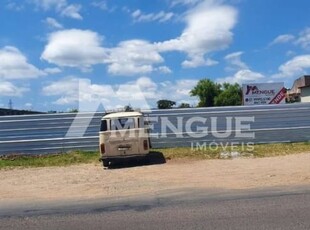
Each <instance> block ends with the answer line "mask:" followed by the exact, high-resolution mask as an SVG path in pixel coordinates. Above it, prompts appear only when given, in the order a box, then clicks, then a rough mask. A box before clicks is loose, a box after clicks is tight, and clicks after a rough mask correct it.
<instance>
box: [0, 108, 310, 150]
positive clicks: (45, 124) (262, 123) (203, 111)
mask: <svg viewBox="0 0 310 230" xmlns="http://www.w3.org/2000/svg"><path fill="white" fill-rule="evenodd" d="M144 112H145V114H146V117H148V118H149V119H151V120H157V121H158V122H153V125H154V127H153V129H152V133H151V142H152V146H153V147H155V148H165V147H181V146H182V147H184V146H191V145H192V144H193V143H212V142H214V141H219V139H216V138H215V137H214V136H213V135H207V136H205V137H202V138H193V137H192V136H191V135H190V133H189V132H188V130H186V127H185V125H186V123H187V121H189V119H191V118H192V117H195V116H196V117H202V118H206V119H207V120H210V119H212V117H213V118H216V119H217V130H218V131H222V132H225V131H226V130H227V129H229V127H227V123H226V117H233V118H234V119H236V118H238V117H239V118H240V117H254V119H255V122H253V123H252V124H251V130H250V131H253V132H254V133H255V138H254V139H243V138H236V137H235V135H231V136H230V137H228V138H221V139H220V141H221V142H223V143H224V142H230V143H231V142H244V141H251V142H253V143H273V142H303V141H309V140H310V116H309V114H310V104H309V103H304V104H303V103H299V104H286V105H267V106H255V107H251V106H236V107H213V108H190V109H171V110H150V111H144ZM103 115H104V114H103V113H78V114H73V113H70V114H65V113H63V114H39V115H23V116H3V117H0V155H6V154H21V153H25V154H45V153H64V152H68V151H70V150H98V132H99V127H100V120H101V117H102V116H103ZM167 122H168V123H170V125H173V126H175V127H176V128H178V133H177V134H176V133H174V132H173V131H172V129H170V128H169V127H168V128H167V125H165V124H166V123H167ZM178 122H179V123H178ZM178 124H179V125H180V126H177V125H178ZM163 127H166V128H165V129H164V128H163ZM198 127H199V125H198V124H197V123H193V124H192V125H191V126H190V127H189V129H190V131H191V132H193V133H195V132H197V131H198ZM187 128H188V127H187ZM81 130H84V131H85V133H83V135H82V136H79V135H78V134H79V132H80V131H81ZM68 131H70V132H68ZM236 131H237V130H235V129H234V128H232V133H234V132H236ZM158 136H159V137H158Z"/></svg>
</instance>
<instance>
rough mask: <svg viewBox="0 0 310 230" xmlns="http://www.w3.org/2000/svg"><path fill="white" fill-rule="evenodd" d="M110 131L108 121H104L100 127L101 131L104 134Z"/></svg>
mask: <svg viewBox="0 0 310 230" xmlns="http://www.w3.org/2000/svg"><path fill="white" fill-rule="evenodd" d="M107 130H108V125H107V120H102V121H101V126H100V131H101V132H104V131H107Z"/></svg>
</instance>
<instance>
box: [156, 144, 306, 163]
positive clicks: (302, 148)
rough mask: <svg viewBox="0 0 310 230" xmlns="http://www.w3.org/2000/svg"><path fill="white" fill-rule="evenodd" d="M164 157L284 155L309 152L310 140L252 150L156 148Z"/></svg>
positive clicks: (262, 146)
mask: <svg viewBox="0 0 310 230" xmlns="http://www.w3.org/2000/svg"><path fill="white" fill-rule="evenodd" d="M157 151H158V152H162V153H163V155H164V156H165V158H168V159H176V158H193V159H221V158H222V157H221V153H222V152H224V151H225V152H238V153H240V156H241V157H257V158H259V157H273V156H284V155H288V154H298V153H305V152H310V142H304V143H281V144H256V145H255V146H254V149H253V150H248V149H247V148H246V146H244V147H242V146H234V147H228V148H227V149H225V150H223V149H217V150H214V149H210V148H208V147H206V148H202V149H199V148H195V149H194V150H192V149H191V148H169V149H158V150H157Z"/></svg>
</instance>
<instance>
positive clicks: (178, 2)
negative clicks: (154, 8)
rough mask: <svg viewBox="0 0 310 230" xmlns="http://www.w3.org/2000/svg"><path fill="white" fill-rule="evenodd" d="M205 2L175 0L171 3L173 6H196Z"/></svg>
mask: <svg viewBox="0 0 310 230" xmlns="http://www.w3.org/2000/svg"><path fill="white" fill-rule="evenodd" d="M202 1H203V0H173V1H172V2H171V6H176V5H195V4H197V3H199V2H202Z"/></svg>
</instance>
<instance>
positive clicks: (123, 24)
mask: <svg viewBox="0 0 310 230" xmlns="http://www.w3.org/2000/svg"><path fill="white" fill-rule="evenodd" d="M309 9H310V2H309V1H307V0H298V1H293V0H286V1H283V0H282V1H280V0H272V1H270V0H170V1H168V0H153V1H145V0H144V1H143V0H130V1H121V0H90V1H82V0H24V1H22V0H3V1H2V4H1V6H0V28H1V30H0V107H7V106H8V101H9V100H10V99H11V100H12V101H13V106H14V108H18V109H31V110H41V111H48V110H57V111H67V110H70V109H73V108H78V107H80V110H89V108H88V107H87V105H89V104H96V103H97V102H98V101H100V102H102V103H103V104H104V107H105V108H107V109H108V108H113V107H120V106H123V105H127V104H131V105H133V106H134V107H143V106H142V105H144V104H143V103H146V104H148V105H149V106H151V107H154V106H155V102H156V101H157V100H159V99H170V100H174V101H176V102H178V103H182V102H186V103H190V104H192V105H195V104H196V103H197V99H196V98H193V97H190V96H189V91H190V89H192V88H193V87H194V86H195V84H196V83H197V81H198V80H199V79H202V78H206V77H207V78H210V79H212V80H214V81H217V82H220V83H221V82H230V83H233V82H238V83H240V84H241V83H247V82H272V81H273V82H284V83H285V86H286V87H291V85H292V83H293V81H294V80H295V79H296V78H298V77H300V76H301V75H303V74H307V73H309V71H310V53H309V52H310V19H309V17H308V11H309Z"/></svg>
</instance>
